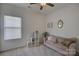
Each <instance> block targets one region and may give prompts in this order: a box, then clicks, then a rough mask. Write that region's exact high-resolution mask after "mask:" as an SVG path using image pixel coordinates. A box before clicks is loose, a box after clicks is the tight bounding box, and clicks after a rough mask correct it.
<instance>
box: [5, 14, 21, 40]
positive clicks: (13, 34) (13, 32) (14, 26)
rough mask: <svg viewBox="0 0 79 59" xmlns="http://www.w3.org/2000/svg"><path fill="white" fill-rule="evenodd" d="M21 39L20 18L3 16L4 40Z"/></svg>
mask: <svg viewBox="0 0 79 59" xmlns="http://www.w3.org/2000/svg"><path fill="white" fill-rule="evenodd" d="M10 39H21V18H20V17H13V16H6V15H5V16H4V40H10Z"/></svg>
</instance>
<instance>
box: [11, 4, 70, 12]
mask: <svg viewBox="0 0 79 59" xmlns="http://www.w3.org/2000/svg"><path fill="white" fill-rule="evenodd" d="M53 4H54V5H55V6H54V7H50V6H46V7H45V8H44V9H43V10H40V4H34V5H29V4H28V3H14V4H12V5H16V6H19V7H24V8H28V6H30V8H28V9H31V10H32V11H35V12H38V13H42V14H49V13H51V12H54V11H56V10H58V9H61V8H63V7H66V6H67V5H69V4H70V3H53Z"/></svg>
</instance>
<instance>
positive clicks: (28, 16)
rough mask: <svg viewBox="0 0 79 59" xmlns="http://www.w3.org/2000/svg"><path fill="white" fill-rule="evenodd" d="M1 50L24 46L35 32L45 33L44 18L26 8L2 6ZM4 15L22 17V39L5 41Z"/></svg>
mask: <svg viewBox="0 0 79 59" xmlns="http://www.w3.org/2000/svg"><path fill="white" fill-rule="evenodd" d="M1 12H2V14H1V23H2V25H1V27H2V30H1V32H2V33H1V35H2V36H1V42H2V44H1V49H2V50H7V49H10V48H15V47H20V46H24V45H25V44H26V41H27V40H28V39H27V37H28V36H29V35H30V34H31V33H32V32H34V31H36V30H39V32H40V33H42V32H43V31H44V29H45V28H44V27H45V26H44V16H43V15H41V14H38V13H35V12H32V11H31V10H27V9H26V8H22V7H17V6H15V5H10V4H2V10H1ZM4 15H12V16H20V17H22V21H23V22H22V36H23V38H22V39H16V40H4V39H3V35H4V34H3V16H4Z"/></svg>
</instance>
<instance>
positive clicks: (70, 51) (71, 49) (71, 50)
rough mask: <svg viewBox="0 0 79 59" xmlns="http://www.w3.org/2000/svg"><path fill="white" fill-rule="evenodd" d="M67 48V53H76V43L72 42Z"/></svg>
mask: <svg viewBox="0 0 79 59" xmlns="http://www.w3.org/2000/svg"><path fill="white" fill-rule="evenodd" d="M68 50H69V52H68V54H69V55H75V54H76V43H72V44H71V45H70V46H69V49H68Z"/></svg>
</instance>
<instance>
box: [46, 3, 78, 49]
mask: <svg viewBox="0 0 79 59" xmlns="http://www.w3.org/2000/svg"><path fill="white" fill-rule="evenodd" d="M46 17H47V18H46V19H47V22H46V23H48V22H53V28H47V29H46V30H47V31H48V32H49V33H50V34H53V35H57V36H61V37H77V38H79V4H71V5H69V6H67V7H64V8H63V9H60V10H58V11H56V12H54V13H51V14H49V15H47V16H46ZM60 19H61V20H63V22H64V24H63V28H62V29H58V27H57V22H58V20H60ZM77 47H78V48H79V39H78V45H77Z"/></svg>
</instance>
